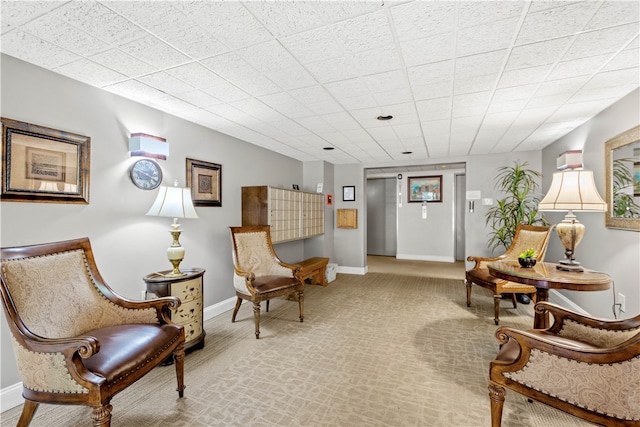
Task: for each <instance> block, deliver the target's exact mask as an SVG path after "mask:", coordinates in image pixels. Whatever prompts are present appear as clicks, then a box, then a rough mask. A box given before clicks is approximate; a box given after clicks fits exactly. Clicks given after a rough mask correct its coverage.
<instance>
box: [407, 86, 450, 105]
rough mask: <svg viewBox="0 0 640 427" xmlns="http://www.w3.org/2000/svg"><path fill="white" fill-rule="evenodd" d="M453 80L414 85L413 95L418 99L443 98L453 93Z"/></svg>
mask: <svg viewBox="0 0 640 427" xmlns="http://www.w3.org/2000/svg"><path fill="white" fill-rule="evenodd" d="M452 84H453V83H452V82H440V83H431V84H428V85H419V86H413V87H412V90H413V97H414V99H415V100H416V101H419V100H423V99H434V98H443V97H445V96H450V95H451V85H452Z"/></svg>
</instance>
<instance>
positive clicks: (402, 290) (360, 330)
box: [1, 273, 591, 427]
mask: <svg viewBox="0 0 640 427" xmlns="http://www.w3.org/2000/svg"><path fill="white" fill-rule="evenodd" d="M472 302H473V305H472V307H470V308H467V307H466V304H465V288H464V284H463V282H462V281H461V280H451V279H441V278H429V277H419V276H409V275H407V276H398V275H390V274H384V273H369V274H367V275H365V276H355V275H345V274H338V278H337V280H336V281H334V282H332V283H331V284H329V286H327V287H321V286H311V285H310V286H307V287H306V293H305V309H306V310H305V321H304V323H300V322H298V321H297V303H296V302H293V301H288V300H285V299H278V300H274V301H272V304H271V309H270V312H269V313H264V312H263V316H262V325H261V332H262V334H261V338H260V340H256V339H255V337H254V334H253V318H252V309H251V306H250V305H247V304H243V306H242V308H241V309H240V312H239V313H238V322H236V323H235V324H232V323H231V321H230V317H231V314H230V313H225V314H224V315H222V316H218V317H216V318H214V319H211V320H209V321H207V322H205V329H206V331H207V338H206V345H205V348H204V349H203V350H198V351H195V352H193V353H191V354H189V355H187V357H186V362H185V363H186V373H185V381H186V384H187V388H186V390H185V397H184V398H183V399H178V398H177V393H176V392H175V375H174V369H173V367H159V368H157V369H155V370H154V371H152V372H151V373H150V374H149V375H147V376H146V377H145V378H143V379H142V380H141V381H139V382H138V383H137V384H135V385H134V386H132V387H130V388H129V389H127V390H125V391H123V392H122V393H120V394H119V395H118V396H116V397H115V398H114V399H113V401H112V404H113V407H114V410H113V420H112V425H113V426H114V427H118V426H136V427H155V426H318V427H320V426H332V427H340V426H363V427H364V426H381V427H385V426H389V427H391V426H394V427H396V426H438V427H441V426H463V427H464V426H468V427H476V426H477V427H481V426H490V410H489V398H488V394H487V375H488V366H489V362H490V361H491V360H492V359H493V357H494V356H495V354H496V352H497V350H498V345H497V342H496V341H495V339H494V337H493V334H494V331H495V329H496V327H495V325H494V324H493V314H492V312H493V309H492V307H493V301H492V297H491V295H490V294H489V293H488V292H486V291H485V290H483V289H480V288H478V289H474V294H473V297H472ZM507 307H509V304H506V302H505V308H504V309H503V311H502V313H501V324H503V325H507V326H512V327H518V328H523V329H527V328H530V327H531V325H532V322H533V312H532V307H531V305H528V306H524V305H519V306H518V308H517V309H512V308H507ZM20 410H21V407H18V408H14V409H11V410H9V411H6V412H4V413H2V419H1V425H2V426H13V425H15V423H16V421H17V418H18V417H19V412H20ZM88 425H91V421H90V411H89V409H87V408H83V407H74V406H54V405H41V407H40V409H39V410H38V412H37V413H36V416H35V418H34V421H33V422H32V426H34V427H37V426H46V427H56V426H65V427H66V426H71V427H74V426H88ZM587 425H591V424H587V423H585V422H582V421H580V420H578V419H576V418H574V417H572V416H570V415H567V414H565V413H563V412H560V411H557V410H555V409H552V408H549V407H546V406H545V405H542V404H539V403H529V402H528V401H527V400H526V399H525V398H523V397H522V396H520V395H517V394H515V393H512V392H508V393H507V399H506V403H505V411H504V422H503V426H505V427H526V426H532V427H573V426H587Z"/></svg>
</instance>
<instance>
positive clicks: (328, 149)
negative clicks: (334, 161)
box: [323, 147, 334, 151]
mask: <svg viewBox="0 0 640 427" xmlns="http://www.w3.org/2000/svg"><path fill="white" fill-rule="evenodd" d="M323 150H327V151H331V150H334V148H333V147H324V148H323Z"/></svg>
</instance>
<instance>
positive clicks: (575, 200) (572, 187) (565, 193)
mask: <svg viewBox="0 0 640 427" xmlns="http://www.w3.org/2000/svg"><path fill="white" fill-rule="evenodd" d="M538 210H540V211H586V212H606V211H607V204H606V203H605V201H604V200H602V197H600V194H598V189H597V188H596V184H595V181H594V180H593V172H592V171H585V170H570V171H564V172H556V173H554V174H553V180H552V181H551V187H550V188H549V191H548V192H547V195H546V196H544V198H543V199H542V200H541V201H540V203H539V204H538Z"/></svg>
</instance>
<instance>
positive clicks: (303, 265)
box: [295, 257, 329, 286]
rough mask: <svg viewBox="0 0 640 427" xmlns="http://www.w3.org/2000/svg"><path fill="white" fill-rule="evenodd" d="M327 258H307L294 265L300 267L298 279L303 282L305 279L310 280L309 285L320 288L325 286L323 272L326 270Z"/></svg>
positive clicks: (325, 281)
mask: <svg viewBox="0 0 640 427" xmlns="http://www.w3.org/2000/svg"><path fill="white" fill-rule="evenodd" d="M328 263H329V258H320V257H315V258H309V259H305V260H304V261H300V262H297V263H295V265H299V266H300V271H299V272H298V277H300V279H301V280H302V281H303V282H304V281H305V280H307V279H309V278H310V279H311V283H312V284H313V283H314V282H315V284H317V285H322V286H327V280H326V278H325V271H326V270H327V264H328Z"/></svg>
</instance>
